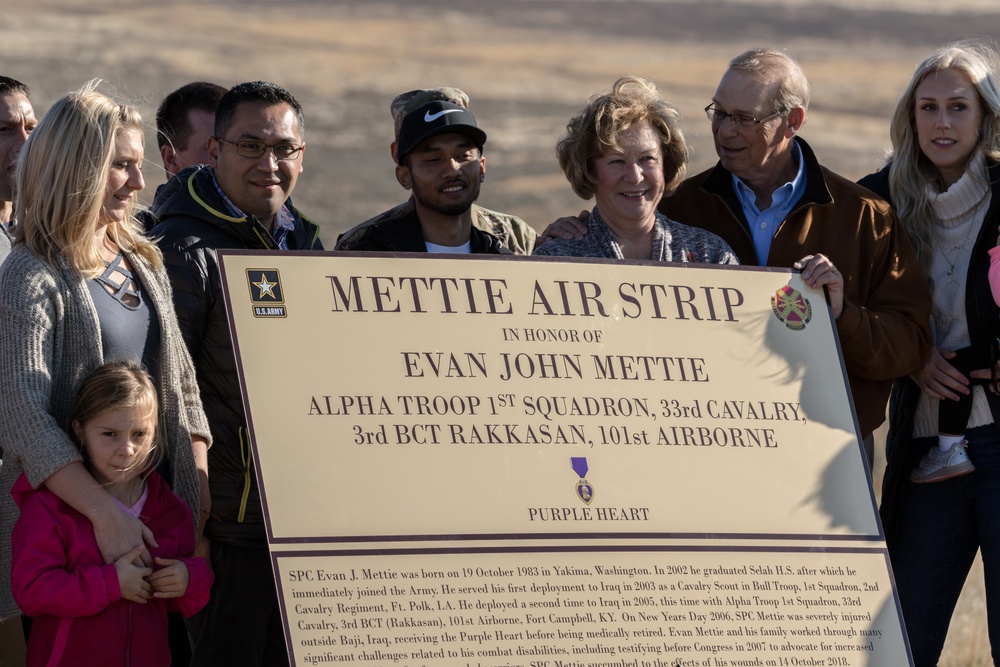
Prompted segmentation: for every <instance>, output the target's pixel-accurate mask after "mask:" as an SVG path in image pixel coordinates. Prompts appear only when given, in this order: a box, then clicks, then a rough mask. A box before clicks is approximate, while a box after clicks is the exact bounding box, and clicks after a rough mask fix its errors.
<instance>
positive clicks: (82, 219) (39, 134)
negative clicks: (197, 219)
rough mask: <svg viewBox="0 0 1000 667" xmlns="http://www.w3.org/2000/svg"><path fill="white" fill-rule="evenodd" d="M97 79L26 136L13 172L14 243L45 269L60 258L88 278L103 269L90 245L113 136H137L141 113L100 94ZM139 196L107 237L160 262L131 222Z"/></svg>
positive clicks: (63, 100)
mask: <svg viewBox="0 0 1000 667" xmlns="http://www.w3.org/2000/svg"><path fill="white" fill-rule="evenodd" d="M98 83H100V81H99V80H97V79H95V80H93V81H90V82H89V83H87V84H86V85H84V86H83V87H82V88H80V89H79V90H77V91H75V92H72V93H69V94H68V95H66V96H64V97H63V98H61V99H60V100H59V101H57V102H56V103H55V104H53V105H52V108H51V109H49V111H48V113H46V114H45V116H44V117H43V118H42V120H41V122H39V123H38V126H37V127H36V128H35V129H34V131H33V132H32V133H31V136H29V137H28V140H27V142H25V144H24V147H23V148H22V149H21V155H20V158H19V161H18V166H17V174H16V177H15V187H16V190H15V191H16V193H17V196H16V198H15V199H16V201H15V206H16V211H15V218H16V220H17V226H16V227H15V228H14V239H15V242H20V243H24V244H25V245H26V246H28V248H29V249H30V250H31V251H32V252H33V253H35V254H36V255H37V256H38V257H40V258H42V259H44V260H45V261H46V262H47V263H48V264H49V265H50V266H55V265H56V261H57V259H58V258H60V257H62V258H64V259H65V261H66V262H67V263H68V264H69V265H70V266H72V267H73V268H75V269H76V270H78V271H79V272H80V273H82V274H83V275H85V276H87V277H90V278H93V277H96V276H97V275H99V274H100V273H101V272H102V271H103V270H104V262H103V261H102V259H101V256H100V253H99V251H98V248H97V246H96V244H95V242H94V235H95V233H96V232H97V228H98V224H99V221H100V216H101V208H102V206H103V204H104V200H105V198H106V197H107V194H108V180H109V175H110V173H111V165H112V161H113V160H114V157H115V141H116V140H117V138H118V136H119V135H120V133H122V132H123V131H126V130H138V131H139V133H140V135H141V133H142V118H141V117H140V116H139V113H138V111H136V110H135V109H134V108H132V107H130V106H126V105H123V104H118V103H117V102H115V101H113V100H112V99H111V98H109V97H107V96H105V95H102V94H101V93H98V92H97V91H96V90H95V88H96V87H97V84H98ZM137 208H138V204H137V203H136V199H135V198H133V199H132V201H130V202H129V205H128V208H127V209H126V215H125V219H124V221H123V222H117V221H116V222H114V223H113V224H112V226H111V228H110V229H109V234H110V236H111V238H112V239H113V240H114V241H115V243H117V244H118V247H119V248H120V249H121V250H123V251H126V252H134V253H137V254H138V255H140V256H141V257H143V258H144V259H146V260H147V261H148V262H150V263H152V264H153V265H154V266H161V265H162V256H161V254H160V251H159V249H158V248H157V247H156V246H155V245H154V244H153V243H151V242H150V241H149V240H148V239H147V238H146V237H145V236H144V234H143V231H142V226H141V225H140V224H139V223H138V222H137V221H136V220H135V217H134V216H135V213H136V210H137Z"/></svg>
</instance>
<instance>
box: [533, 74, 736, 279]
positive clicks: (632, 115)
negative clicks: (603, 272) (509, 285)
mask: <svg viewBox="0 0 1000 667" xmlns="http://www.w3.org/2000/svg"><path fill="white" fill-rule="evenodd" d="M556 152H557V154H558V156H559V166H560V167H562V170H563V172H564V173H565V174H566V178H567V179H568V180H569V182H570V185H571V186H572V187H573V191H574V192H576V194H578V195H579V196H580V197H582V198H583V199H590V198H591V197H594V198H595V200H596V206H594V209H593V210H592V211H591V212H590V217H589V218H588V220H587V228H588V233H587V235H586V236H585V237H584V238H582V239H575V240H564V239H553V240H551V241H548V242H547V243H546V244H545V245H543V246H541V247H539V248H538V249H537V250H536V251H535V254H536V255H563V256H570V257H604V258H608V259H645V260H653V261H659V262H697V263H707V264H737V263H738V261H737V259H736V256H735V254H734V253H733V251H732V250H731V249H730V248H729V246H728V245H727V244H726V242H725V241H723V240H722V239H721V238H719V237H718V236H716V235H714V234H711V233H710V232H706V231H704V230H702V229H697V228H695V227H689V226H687V225H683V224H681V223H679V222H676V221H674V220H670V219H669V218H667V217H666V216H664V215H663V214H661V213H659V212H658V211H657V210H656V206H657V204H658V203H659V201H660V198H661V197H662V196H664V194H670V193H672V192H673V191H674V189H675V188H676V187H677V185H678V184H679V183H680V182H681V181H682V180H683V179H684V174H685V172H686V169H687V158H688V148H687V144H686V143H685V141H684V134H683V132H682V131H681V127H680V114H679V113H678V112H677V110H676V109H674V108H673V107H672V106H671V105H670V104H669V103H668V102H667V101H666V100H664V99H663V97H662V96H660V94H659V93H657V91H656V86H654V85H653V84H652V83H650V82H649V81H646V80H644V79H640V78H638V77H625V78H622V79H619V80H618V81H616V82H615V85H614V86H613V87H612V89H611V92H610V93H608V94H605V95H600V96H596V97H593V98H591V100H590V102H589V103H588V104H587V106H586V107H585V108H584V109H583V111H582V112H581V113H580V114H579V115H577V116H576V117H574V118H573V119H572V120H570V122H569V124H568V125H567V126H566V134H565V135H564V136H563V137H562V138H561V139H560V140H559V143H558V144H557V145H556Z"/></svg>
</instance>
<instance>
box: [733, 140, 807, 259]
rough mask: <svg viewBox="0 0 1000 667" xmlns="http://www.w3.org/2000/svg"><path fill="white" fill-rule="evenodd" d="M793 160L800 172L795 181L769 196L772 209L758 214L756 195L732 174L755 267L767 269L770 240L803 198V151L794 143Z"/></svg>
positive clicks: (804, 177)
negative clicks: (753, 253) (751, 243)
mask: <svg viewBox="0 0 1000 667" xmlns="http://www.w3.org/2000/svg"><path fill="white" fill-rule="evenodd" d="M792 151H793V152H792V158H793V159H794V160H795V161H796V162H798V165H799V170H798V171H797V172H796V173H795V178H794V179H792V180H791V181H789V182H788V183H785V184H784V185H782V186H781V187H780V188H778V189H777V190H775V191H774V193H773V194H772V195H771V206H770V207H769V208H766V209H764V210H763V211H761V210H760V209H758V208H757V201H756V200H757V195H755V194H754V193H753V190H751V189H750V187H749V186H748V185H747V184H746V183H744V182H743V181H741V180H740V179H739V178H738V177H737V176H736V174H733V175H732V176H733V189H734V190H736V196H737V197H738V198H739V200H740V205H741V206H742V207H743V215H745V216H746V218H747V223H748V224H749V225H750V235H751V236H752V237H753V248H754V252H756V253H757V263H758V264H759V265H760V266H767V255H768V253H769V252H770V251H771V240H772V239H773V238H774V233H775V232H777V231H778V226H779V225H780V224H781V222H782V221H783V220H784V219H785V217H786V216H788V214H789V213H791V212H792V207H793V206H795V204H796V202H798V201H799V199H801V198H802V193H803V192H805V189H806V163H805V160H803V159H802V149H801V148H799V144H798V143H797V142H795V141H793V142H792Z"/></svg>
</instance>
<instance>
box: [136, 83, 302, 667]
mask: <svg viewBox="0 0 1000 667" xmlns="http://www.w3.org/2000/svg"><path fill="white" fill-rule="evenodd" d="M302 136H303V117H302V109H301V107H300V106H299V103H298V102H297V101H296V100H295V98H294V97H292V95H291V94H290V93H288V91H286V90H284V89H282V88H280V87H278V86H276V85H274V84H271V83H264V82H259V81H258V82H251V83H243V84H240V85H238V86H236V87H234V88H233V89H231V90H230V91H229V92H227V93H226V94H225V95H224V96H223V98H222V100H220V102H219V107H218V110H217V112H216V117H215V136H214V137H212V139H211V141H210V146H209V154H210V157H211V162H210V166H204V165H202V166H195V167H190V168H188V169H185V170H183V171H182V172H181V173H180V174H178V175H177V176H176V177H174V178H173V179H171V180H170V181H169V182H168V183H167V184H166V185H165V186H164V187H163V188H162V189H161V190H160V191H159V192H157V195H156V198H155V200H154V201H153V206H152V211H153V213H154V214H155V215H156V216H157V218H158V219H159V221H160V222H159V224H158V225H157V226H156V227H155V228H154V229H153V236H154V237H158V238H159V244H160V248H161V249H162V250H163V255H164V262H165V264H166V268H167V272H168V273H169V275H170V279H171V283H172V285H173V289H174V305H175V307H176V310H177V318H178V320H179V321H180V325H181V332H182V333H183V335H184V339H185V342H186V343H187V345H188V349H189V350H190V352H191V358H192V359H193V360H194V364H195V367H196V370H197V374H198V385H199V388H200V389H201V398H202V402H203V403H204V407H205V413H206V414H207V415H208V419H209V423H210V425H211V429H212V436H213V439H214V443H213V445H212V448H211V449H210V450H209V453H208V467H209V488H210V492H211V493H210V495H211V509H210V514H209V517H208V520H207V523H206V522H204V518H203V524H204V527H205V537H206V538H208V540H210V543H211V562H212V569H213V570H214V571H215V577H216V579H215V585H214V586H213V588H212V596H211V600H210V601H209V604H208V606H207V607H206V608H205V610H204V611H202V612H201V613H200V614H199V615H198V616H196V617H195V618H194V619H193V621H192V622H191V623H190V624H189V628H190V629H191V634H192V638H193V640H194V657H193V659H192V663H191V664H192V665H195V666H200V665H222V664H231V665H268V666H270V665H280V664H288V656H287V653H286V650H285V642H284V636H283V632H282V624H281V617H280V612H279V608H278V600H277V593H276V588H275V582H274V576H273V573H272V569H271V561H270V557H269V554H268V547H267V536H266V533H265V528H264V521H263V513H262V509H261V503H260V495H259V492H258V489H257V475H256V473H255V471H254V469H253V466H254V463H253V458H252V456H251V451H250V445H249V441H248V438H247V429H246V418H245V415H244V413H243V402H242V399H241V396H240V389H239V383H238V380H237V373H236V362H235V358H234V355H233V344H232V340H231V338H230V336H229V326H228V322H227V318H226V313H225V308H224V305H223V300H222V286H221V278H220V273H219V267H218V257H217V255H216V251H217V250H219V249H220V248H257V249H267V250H275V249H282V250H302V249H304V250H321V249H322V244H321V243H320V240H319V236H318V228H317V226H316V225H315V224H314V223H312V222H310V221H309V220H307V219H306V218H305V217H303V216H302V215H301V214H300V213H299V212H298V211H297V210H296V209H295V208H294V207H293V206H292V203H291V200H290V199H289V196H290V195H291V193H292V190H293V189H294V188H295V182H296V180H297V179H298V176H299V174H300V173H301V172H302V155H303V152H304V150H305V144H304V143H303V140H302ZM199 547H200V548H203V546H202V545H199Z"/></svg>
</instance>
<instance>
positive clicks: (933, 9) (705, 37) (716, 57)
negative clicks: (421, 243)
mask: <svg viewBox="0 0 1000 667" xmlns="http://www.w3.org/2000/svg"><path fill="white" fill-rule="evenodd" d="M872 4H876V3H871V2H870V1H869V0H839V1H837V2H833V0H830V1H829V2H818V1H817V2H812V1H808V0H764V1H760V0H753V1H751V0H743V1H739V0H735V1H734V0H728V1H727V0H695V1H691V0H659V1H657V0H646V1H642V0H489V1H482V0H480V1H476V0H465V1H464V2H460V1H457V0H407V1H405V2H404V1H396V2H390V1H386V0H365V1H364V2H358V1H357V0H284V1H283V2H279V3H274V2H263V1H260V0H213V2H204V1H200V2H193V1H190V0H173V1H171V2H168V3H142V2H122V1H120V0H4V2H3V9H2V10H0V17H2V18H0V73H3V74H6V75H9V76H13V77H15V78H18V79H20V80H22V81H24V82H26V83H28V84H29V86H31V88H32V92H33V94H32V98H33V102H34V105H35V108H36V111H37V112H38V113H39V115H40V114H41V113H42V112H44V111H45V109H47V108H48V106H49V105H50V104H51V103H52V102H53V101H54V100H55V99H57V98H58V97H59V96H60V95H62V94H63V93H65V92H67V91H69V90H72V89H74V88H76V87H78V86H79V85H80V84H82V83H83V82H85V81H87V80H89V79H91V78H95V77H98V78H101V79H105V80H106V81H107V83H106V84H105V86H104V88H103V90H105V92H109V93H112V94H114V95H115V96H117V97H118V98H120V99H122V100H123V101H128V102H130V103H133V104H136V105H137V106H138V107H139V108H140V109H141V110H142V112H143V116H144V118H146V119H147V120H148V122H149V124H150V127H149V129H147V133H146V144H147V147H148V149H147V150H148V158H149V159H148V161H147V164H146V166H145V168H144V173H145V175H146V179H147V188H148V189H147V195H146V197H145V199H146V201H147V203H148V201H149V199H150V198H151V196H152V192H153V190H154V189H155V186H156V185H158V184H159V183H161V182H162V181H163V172H162V169H160V166H159V160H158V155H157V154H156V151H155V139H154V133H153V130H152V120H153V114H154V110H155V107H156V105H157V103H158V102H159V100H160V98H161V97H162V96H163V95H164V94H165V93H167V92H169V91H170V90H172V89H174V88H176V87H177V86H179V85H182V84H184V83H187V82H189V81H192V80H208V81H215V82H217V83H220V84H223V85H232V84H235V83H239V82H241V81H248V80H255V79H265V80H270V81H274V82H276V83H279V84H281V85H283V86H285V87H286V88H288V89H289V90H290V91H292V93H293V94H295V95H296V97H298V99H299V101H300V102H301V103H302V105H303V108H304V110H305V115H306V125H307V130H306V141H307V145H308V148H307V151H306V157H305V170H306V171H305V173H304V174H303V176H302V178H301V179H300V180H299V184H298V187H297V189H296V192H295V195H294V197H295V200H296V202H297V205H298V206H299V207H300V208H301V209H302V210H303V211H305V212H306V213H307V214H308V215H310V217H312V218H313V219H314V220H316V221H317V222H318V223H319V224H320V225H321V227H322V230H323V232H322V233H323V239H324V242H325V243H326V244H327V245H328V246H332V245H333V242H334V241H335V239H336V236H337V234H338V233H339V232H341V231H343V230H344V229H347V228H348V227H350V226H352V225H353V224H355V223H357V222H359V221H361V220H363V219H365V218H368V217H370V216H372V215H374V214H376V213H378V212H380V211H382V210H385V209H386V208H389V207H390V206H392V205H394V204H395V203H397V202H399V201H402V200H403V199H404V198H405V196H406V194H405V192H404V191H403V190H402V189H401V188H400V187H399V186H398V184H397V183H396V181H395V179H394V177H393V165H392V162H391V160H390V157H389V150H388V144H389V142H390V141H391V140H392V124H391V120H390V117H389V113H388V104H389V101H390V100H391V99H392V97H393V96H394V95H396V94H397V93H399V92H402V91H405V90H410V89H413V88H423V87H434V86H442V85H451V86H457V87H460V88H462V89H464V90H465V91H466V92H467V93H468V94H469V95H470V97H471V100H472V104H471V108H472V110H473V111H474V112H475V113H476V116H477V118H478V119H479V124H480V125H481V126H482V127H483V128H484V129H485V130H486V131H487V132H488V134H489V141H488V142H487V146H486V157H487V163H488V176H487V180H486V184H485V185H484V188H483V195H482V198H481V202H480V203H482V204H483V205H485V206H487V207H490V208H494V209H497V210H501V211H505V212H509V213H513V214H516V215H519V216H521V217H522V218H524V219H525V220H527V221H528V222H529V223H530V224H532V225H533V226H534V227H535V228H536V229H538V230H541V229H544V227H545V226H546V225H547V224H548V222H550V221H551V220H553V219H555V218H556V217H559V216H560V215H565V214H570V213H576V212H577V211H579V210H580V209H581V208H584V207H587V208H589V204H588V203H586V202H583V201H581V200H580V199H579V198H577V197H576V196H575V195H574V194H573V193H572V192H571V190H570V188H569V187H568V184H567V183H566V180H565V178H564V177H563V175H562V174H561V172H560V170H559V168H558V165H557V164H556V161H555V156H554V145H555V142H556V140H557V138H558V137H559V135H560V133H561V132H562V130H563V128H564V127H565V124H566V121H567V120H568V119H569V118H570V117H571V116H572V115H573V114H574V113H575V112H576V111H578V110H579V108H580V107H581V106H582V104H583V103H584V102H585V100H586V99H587V98H588V97H589V96H590V95H592V94H594V93H600V92H604V91H606V90H608V89H609V88H610V86H611V84H612V83H613V82H614V80H615V79H616V78H618V77H620V76H624V75H629V74H633V75H638V76H643V77H646V78H649V79H652V80H653V81H655V82H656V83H657V85H658V87H659V88H660V90H661V91H662V92H663V93H664V94H665V96H666V97H667V98H668V99H669V100H670V101H671V102H672V103H673V104H674V105H675V106H677V108H678V109H679V110H680V111H681V113H682V114H683V117H684V119H685V127H686V131H687V135H688V139H689V141H690V142H691V144H692V146H693V148H694V154H693V157H692V161H691V164H690V166H689V173H697V172H698V171H701V170H702V169H704V168H707V167H709V166H710V165H712V164H713V163H714V162H715V155H714V150H713V147H712V142H711V136H710V135H709V132H708V129H709V128H708V121H707V120H706V119H705V117H704V114H703V112H702V108H703V107H704V106H705V105H706V104H707V103H708V102H709V101H710V99H711V96H712V93H713V92H714V89H715V85H716V83H717V82H718V79H719V77H720V75H721V74H722V72H723V71H724V69H725V66H726V63H727V62H728V60H729V59H730V58H731V57H732V56H734V55H736V54H737V53H739V52H741V51H742V50H744V49H746V48H749V47H752V46H759V45H767V46H777V47H782V48H787V49H789V50H790V51H791V52H792V53H794V54H795V55H796V56H797V57H798V58H799V60H800V61H801V63H802V65H803V68H804V69H805V72H806V74H807V76H808V77H809V79H810V81H811V83H812V86H813V97H812V103H811V106H810V110H809V116H808V121H807V124H806V127H805V130H804V132H803V135H802V136H804V137H805V138H806V139H807V140H808V141H809V142H810V143H811V144H812V145H813V147H814V149H815V150H816V152H817V154H818V155H819V156H820V159H821V160H822V161H823V162H824V163H826V164H827V165H828V166H830V167H832V168H834V169H835V170H837V171H840V172H841V173H843V174H844V175H846V176H848V177H850V178H859V177H861V176H863V175H865V174H866V173H869V172H871V171H873V170H875V169H876V168H878V167H879V166H880V164H881V163H882V161H883V159H884V155H885V150H886V146H887V143H888V122H889V116H890V114H891V111H892V109H893V107H894V106H895V103H896V100H897V98H898V96H899V95H900V93H901V92H902V89H903V88H904V86H905V85H906V83H907V80H908V77H909V75H910V73H911V72H912V70H913V67H914V65H915V64H916V63H917V62H918V61H919V60H920V59H921V58H922V57H923V56H924V55H926V54H927V53H929V52H930V51H931V50H933V49H934V48H936V47H938V46H940V45H942V44H945V43H947V42H949V41H952V40H955V39H958V38H964V37H980V36H1000V7H998V5H997V3H996V2H995V0H963V1H962V2H956V1H954V0H882V1H881V2H879V3H877V4H878V6H879V8H878V9H872V8H869V6H870V5H872ZM977 576H980V577H981V574H980V575H977ZM977 581H978V583H976V582H973V583H972V585H970V589H976V590H979V591H981V590H982V581H981V578H980V579H978V580H977ZM965 604H966V602H965V600H963V605H965ZM968 605H971V606H968V609H969V611H963V610H964V609H965V607H963V610H960V615H959V616H958V617H957V618H956V623H954V626H956V627H958V626H961V628H962V631H963V632H965V633H966V634H964V635H962V636H961V637H960V638H959V639H957V640H955V641H950V643H949V648H948V651H949V653H948V655H947V656H946V658H945V659H944V660H943V661H942V665H952V666H958V665H962V666H967V665H976V664H980V663H978V662H976V660H977V659H978V658H977V656H978V655H979V654H980V653H982V651H983V650H984V647H985V646H986V645H987V642H986V640H985V612H984V608H983V603H982V596H981V595H980V596H979V598H978V602H977V601H975V600H973V601H972V602H970V603H968ZM962 614H965V616H962ZM10 625H11V624H9V623H8V624H5V625H0V634H3V632H4V631H5V629H8V628H10ZM970 628H971V630H970ZM970 632H971V634H969V633H970ZM986 651H987V652H986V653H983V655H988V649H986ZM11 655H12V654H11V653H9V652H8V651H7V650H6V648H5V647H4V645H3V643H2V640H0V667H6V666H7V665H10V664H16V663H14V662H11V660H13V658H11V657H10V656H11ZM983 664H985V663H983Z"/></svg>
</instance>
